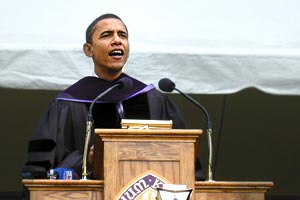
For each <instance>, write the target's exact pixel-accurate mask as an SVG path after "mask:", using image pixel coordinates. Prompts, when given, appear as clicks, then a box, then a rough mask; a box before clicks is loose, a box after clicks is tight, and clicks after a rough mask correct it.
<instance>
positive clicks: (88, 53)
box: [83, 43, 93, 57]
mask: <svg viewBox="0 0 300 200" xmlns="http://www.w3.org/2000/svg"><path fill="white" fill-rule="evenodd" d="M83 51H84V53H85V55H86V56H88V57H92V56H93V50H92V45H91V44H90V43H84V45H83Z"/></svg>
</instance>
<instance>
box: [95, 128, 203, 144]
mask: <svg viewBox="0 0 300 200" xmlns="http://www.w3.org/2000/svg"><path fill="white" fill-rule="evenodd" d="M202 132H203V131H202V130H200V129H95V134H96V135H98V136H100V137H101V138H102V139H109V140H111V139H116V140H124V139H125V140H127V139H131V140H141V139H142V140H149V141H150V140H164V141H166V140H169V141H170V140H173V141H174V140H182V141H187V140H197V139H198V138H199V137H200V135H201V134H202Z"/></svg>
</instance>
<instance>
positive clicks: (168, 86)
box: [158, 78, 213, 181]
mask: <svg viewBox="0 0 300 200" xmlns="http://www.w3.org/2000/svg"><path fill="white" fill-rule="evenodd" d="M158 86H159V88H160V89H161V90H162V91H164V92H172V91H173V90H176V91H178V92H179V93H180V94H181V95H183V96H184V97H185V98H187V99H188V100H189V101H191V102H192V103H193V104H194V105H196V106H197V107H199V108H200V109H201V110H202V111H203V112H204V114H205V117H206V121H207V124H206V128H207V129H206V132H207V135H208V137H207V138H208V150H209V159H208V181H213V173H212V154H213V147H212V139H211V135H212V123H211V120H210V116H209V114H208V112H207V110H206V109H205V108H204V107H203V106H202V105H201V104H200V103H199V102H197V101H196V100H195V99H193V98H192V97H191V96H189V95H188V94H185V93H183V92H181V91H180V90H179V89H177V88H176V85H175V83H174V82H173V81H171V80H170V79H168V78H163V79H161V80H160V81H159V82H158Z"/></svg>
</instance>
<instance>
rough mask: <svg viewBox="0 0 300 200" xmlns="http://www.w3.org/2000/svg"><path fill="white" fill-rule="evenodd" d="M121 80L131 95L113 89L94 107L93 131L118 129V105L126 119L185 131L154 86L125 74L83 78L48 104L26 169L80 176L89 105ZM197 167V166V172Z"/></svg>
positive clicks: (32, 144)
mask: <svg viewBox="0 0 300 200" xmlns="http://www.w3.org/2000/svg"><path fill="white" fill-rule="evenodd" d="M122 77H128V78H130V79H131V80H132V82H133V88H132V89H131V90H130V91H123V90H119V89H114V90H112V91H110V92H109V93H108V94H107V95H105V96H103V98H101V99H100V101H99V102H97V103H95V105H94V108H93V118H94V128H120V116H119V113H118V109H117V108H116V105H117V104H118V103H120V102H121V103H122V105H123V109H124V112H125V117H124V118H126V119H155V120H173V128H185V124H184V121H183V119H182V117H181V115H180V113H179V111H178V109H177V107H176V106H175V105H174V104H173V103H172V101H171V100H170V99H169V98H168V97H167V96H166V95H164V94H163V93H161V92H159V91H158V90H156V89H155V87H154V86H153V85H146V84H144V83H142V82H140V81H138V80H136V79H134V78H132V77H130V76H128V75H126V74H124V73H123V74H121V76H120V77H119V78H118V79H117V80H114V81H112V82H108V81H105V80H103V79H100V78H97V77H84V78H82V79H81V80H79V81H78V82H77V83H75V84H73V85H72V86H70V87H69V88H67V89H66V90H64V91H62V92H61V93H60V94H59V95H58V96H57V97H56V98H55V99H54V100H53V101H52V102H51V103H50V105H49V107H48V109H47V111H46V112H45V113H44V114H43V116H42V118H41V120H40V122H39V123H38V125H37V128H36V130H35V133H34V135H33V137H32V138H31V140H30V141H29V145H28V153H27V161H26V166H40V167H44V168H45V169H46V170H49V169H51V168H56V167H66V168H72V169H74V171H75V172H76V173H77V174H78V175H81V172H82V158H83V151H84V142H85V135H86V120H87V114H88V108H89V105H90V103H91V102H92V101H93V100H94V99H95V97H97V96H98V95H99V94H100V93H101V92H103V91H104V90H106V89H107V88H109V87H111V86H112V85H114V84H115V83H116V82H117V81H118V80H119V79H120V78H122ZM91 145H93V137H91V142H90V146H91ZM199 164H200V163H198V162H197V163H196V168H198V169H199ZM197 166H198V167H197ZM196 177H197V175H196Z"/></svg>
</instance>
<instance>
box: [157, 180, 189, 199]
mask: <svg viewBox="0 0 300 200" xmlns="http://www.w3.org/2000/svg"><path fill="white" fill-rule="evenodd" d="M156 190H157V192H158V199H159V200H189V199H190V196H191V194H192V191H193V189H192V188H186V185H178V184H164V185H163V188H156Z"/></svg>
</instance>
